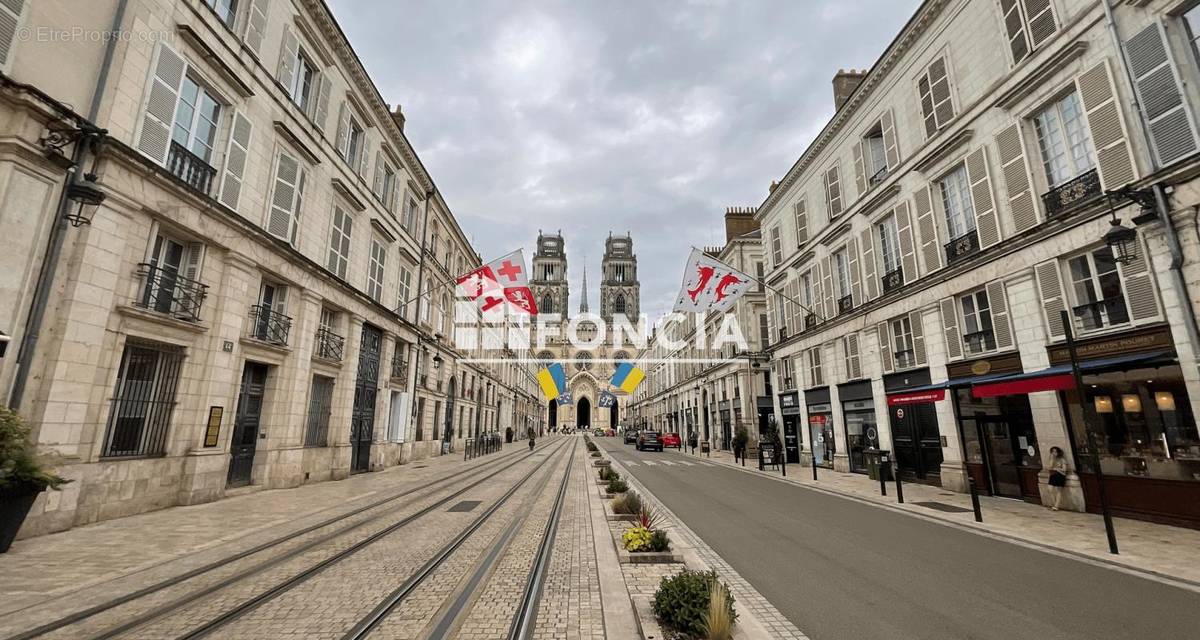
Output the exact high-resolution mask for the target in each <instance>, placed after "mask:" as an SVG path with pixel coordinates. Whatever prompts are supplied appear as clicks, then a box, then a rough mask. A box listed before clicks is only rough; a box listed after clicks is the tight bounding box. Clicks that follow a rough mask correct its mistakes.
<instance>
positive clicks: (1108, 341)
mask: <svg viewBox="0 0 1200 640" xmlns="http://www.w3.org/2000/svg"><path fill="white" fill-rule="evenodd" d="M1174 349H1175V343H1174V342H1172V341H1171V332H1170V330H1168V329H1164V328H1155V329H1153V330H1150V331H1147V332H1129V333H1125V334H1122V335H1119V336H1114V337H1108V338H1102V339H1097V340H1091V341H1080V342H1078V343H1076V345H1075V352H1076V353H1077V354H1078V355H1079V360H1080V361H1083V360H1092V359H1095V358H1105V357H1111V356H1121V355H1126V354H1130V353H1141V352H1146V351H1156V350H1174ZM1048 350H1049V352H1050V363H1051V364H1066V363H1068V362H1070V361H1071V353H1070V351H1068V350H1067V348H1066V347H1064V346H1055V347H1049V348H1048Z"/></svg>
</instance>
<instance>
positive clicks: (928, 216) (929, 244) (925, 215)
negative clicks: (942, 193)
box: [904, 187, 942, 281]
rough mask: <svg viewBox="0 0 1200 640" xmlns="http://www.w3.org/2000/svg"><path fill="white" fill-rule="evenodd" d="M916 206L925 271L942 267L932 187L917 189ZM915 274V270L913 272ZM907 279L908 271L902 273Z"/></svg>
mask: <svg viewBox="0 0 1200 640" xmlns="http://www.w3.org/2000/svg"><path fill="white" fill-rule="evenodd" d="M914 198H915V200H916V206H917V231H918V232H919V234H920V236H921V256H922V257H923V258H924V259H925V273H930V272H933V271H937V270H938V269H941V268H942V245H941V243H940V242H938V236H937V221H936V220H934V219H933V193H932V187H925V188H924V189H917V193H916V194H915V196H914ZM913 275H916V272H915V271H914V272H913ZM904 279H905V281H908V273H907V270H906V273H905V274H904Z"/></svg>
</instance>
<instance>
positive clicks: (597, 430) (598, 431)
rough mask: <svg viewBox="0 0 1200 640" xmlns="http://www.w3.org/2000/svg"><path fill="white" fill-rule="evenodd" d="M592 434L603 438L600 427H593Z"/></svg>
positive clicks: (602, 430) (602, 431)
mask: <svg viewBox="0 0 1200 640" xmlns="http://www.w3.org/2000/svg"><path fill="white" fill-rule="evenodd" d="M592 435H594V436H596V437H597V438H603V437H604V429H601V428H600V427H596V428H595V429H592Z"/></svg>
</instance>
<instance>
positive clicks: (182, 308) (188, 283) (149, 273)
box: [134, 262, 208, 322]
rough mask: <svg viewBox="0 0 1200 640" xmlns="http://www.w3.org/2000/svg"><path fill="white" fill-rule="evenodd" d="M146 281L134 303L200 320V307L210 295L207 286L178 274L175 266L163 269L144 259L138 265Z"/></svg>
mask: <svg viewBox="0 0 1200 640" xmlns="http://www.w3.org/2000/svg"><path fill="white" fill-rule="evenodd" d="M137 273H138V275H139V276H141V278H142V281H143V285H142V293H141V296H139V297H138V299H137V300H136V301H135V302H134V306H138V307H141V308H143V309H149V310H150V311H157V312H158V313H165V314H167V315H169V316H171V317H173V318H177V319H179V320H187V321H188V322H199V321H200V307H201V306H202V305H203V304H204V298H205V297H206V296H207V295H208V286H207V285H203V284H200V283H199V282H196V281H195V280H190V279H188V278H185V277H183V276H181V275H179V272H178V271H176V270H174V269H164V268H162V267H157V266H155V265H153V264H150V263H147V262H143V263H141V264H139V265H138V272H137Z"/></svg>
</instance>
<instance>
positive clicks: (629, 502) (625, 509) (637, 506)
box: [612, 491, 642, 515]
mask: <svg viewBox="0 0 1200 640" xmlns="http://www.w3.org/2000/svg"><path fill="white" fill-rule="evenodd" d="M612 510H613V513H620V514H630V515H632V514H635V513H639V512H641V510H642V497H641V496H639V495H638V494H637V492H636V491H627V492H625V493H623V494H621V495H619V496H617V497H615V498H613V501H612Z"/></svg>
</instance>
